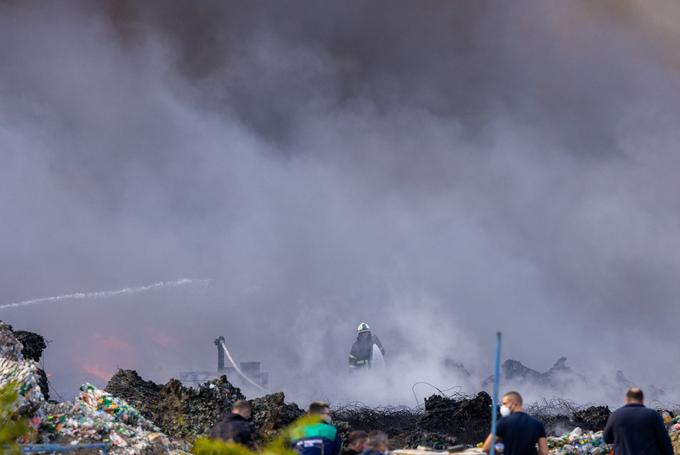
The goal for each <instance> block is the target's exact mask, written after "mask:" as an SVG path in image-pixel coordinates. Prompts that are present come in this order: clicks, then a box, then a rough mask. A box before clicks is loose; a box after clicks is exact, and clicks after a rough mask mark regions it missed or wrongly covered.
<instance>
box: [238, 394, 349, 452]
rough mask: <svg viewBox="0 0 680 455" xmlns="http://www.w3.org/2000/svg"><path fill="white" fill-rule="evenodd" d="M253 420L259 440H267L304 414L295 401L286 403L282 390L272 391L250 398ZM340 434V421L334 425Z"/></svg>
mask: <svg viewBox="0 0 680 455" xmlns="http://www.w3.org/2000/svg"><path fill="white" fill-rule="evenodd" d="M250 405H251V406H252V408H253V422H254V423H255V427H256V428H257V429H258V433H259V434H258V437H259V439H260V440H263V441H268V440H271V439H272V438H273V437H274V436H276V435H277V434H278V433H279V432H280V431H281V430H283V429H284V428H286V427H288V426H289V425H290V424H292V423H293V422H294V421H295V420H296V419H298V418H299V417H301V416H302V415H303V414H304V411H303V410H302V409H300V407H298V405H297V404H295V403H286V397H285V395H284V394H283V392H278V393H272V394H269V395H265V396H263V397H260V398H255V399H253V400H250ZM336 426H338V429H339V430H340V432H341V434H342V425H341V422H338V424H337V425H336Z"/></svg>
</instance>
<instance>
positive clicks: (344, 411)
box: [333, 402, 422, 436]
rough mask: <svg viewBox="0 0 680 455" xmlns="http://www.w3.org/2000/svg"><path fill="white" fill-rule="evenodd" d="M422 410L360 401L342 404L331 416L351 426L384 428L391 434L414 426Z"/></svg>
mask: <svg viewBox="0 0 680 455" xmlns="http://www.w3.org/2000/svg"><path fill="white" fill-rule="evenodd" d="M421 415H422V412H421V411H419V410H417V409H411V408H409V407H406V406H379V407H369V406H366V405H365V404H363V403H360V402H353V403H347V404H344V405H342V406H340V407H338V408H336V409H335V410H334V411H333V418H334V419H336V420H341V421H344V422H347V423H348V424H349V425H350V427H351V428H375V429H385V430H387V433H388V434H389V435H390V436H392V435H394V434H397V433H400V432H402V431H404V430H407V429H411V428H414V427H415V426H416V423H417V421H418V418H419V417H420V416H421Z"/></svg>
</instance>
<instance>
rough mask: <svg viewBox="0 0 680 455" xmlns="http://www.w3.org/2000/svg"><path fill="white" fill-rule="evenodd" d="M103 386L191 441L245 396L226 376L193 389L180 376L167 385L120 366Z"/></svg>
mask: <svg viewBox="0 0 680 455" xmlns="http://www.w3.org/2000/svg"><path fill="white" fill-rule="evenodd" d="M104 390H106V391H107V392H109V393H111V394H113V395H115V396H118V397H120V398H122V399H124V400H125V401H127V402H128V403H130V404H131V405H133V406H135V407H136V408H137V409H138V410H139V412H140V413H141V414H142V415H143V416H144V417H145V418H147V419H149V420H151V421H152V422H154V423H155V424H156V425H158V427H159V428H160V429H161V430H162V431H163V432H164V433H167V434H169V435H171V436H173V437H175V438H178V439H184V440H188V441H193V440H194V439H196V437H197V436H200V435H202V434H205V433H208V432H209V431H210V429H211V428H212V427H213V426H214V425H215V423H216V422H217V421H218V420H220V419H221V418H222V417H223V416H224V413H225V412H226V410H227V409H230V408H231V405H232V404H233V403H234V401H236V400H242V399H244V398H245V397H244V396H243V394H242V393H241V391H240V390H239V389H238V388H236V387H234V386H232V385H231V384H230V383H229V381H227V378H226V376H222V377H220V378H217V379H215V380H212V381H210V382H207V383H205V384H203V385H201V386H200V387H198V388H197V389H194V388H188V387H184V386H183V385H182V383H180V382H179V381H178V380H177V379H171V380H170V381H168V383H167V384H164V385H159V384H155V383H153V382H151V381H145V380H144V379H142V378H141V377H140V376H139V375H138V374H137V372H136V371H134V370H118V371H117V372H116V373H115V374H114V375H113V377H111V379H110V380H109V383H108V384H107V385H106V387H105V389H104Z"/></svg>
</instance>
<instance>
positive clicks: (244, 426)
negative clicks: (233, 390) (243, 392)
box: [210, 400, 255, 449]
mask: <svg viewBox="0 0 680 455" xmlns="http://www.w3.org/2000/svg"><path fill="white" fill-rule="evenodd" d="M251 414H252V410H251V408H250V404H249V403H248V402H247V401H245V400H239V401H237V402H236V403H234V405H233V406H232V409H231V412H230V413H229V414H227V415H226V416H225V417H224V419H222V421H221V422H219V423H218V424H217V425H215V427H213V429H212V431H211V432H210V437H211V438H215V439H222V440H223V441H230V442H236V443H238V444H243V445H244V446H246V447H249V448H251V449H252V448H255V438H254V434H255V427H254V426H253V424H252V423H251V422H250V416H251Z"/></svg>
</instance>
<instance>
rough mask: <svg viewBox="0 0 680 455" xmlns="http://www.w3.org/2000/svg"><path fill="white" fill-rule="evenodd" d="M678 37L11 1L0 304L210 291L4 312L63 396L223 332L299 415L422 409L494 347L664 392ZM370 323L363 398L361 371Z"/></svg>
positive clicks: (674, 219) (573, 15)
mask: <svg viewBox="0 0 680 455" xmlns="http://www.w3.org/2000/svg"><path fill="white" fill-rule="evenodd" d="M659 8H663V11H665V13H664V14H659V13H658V11H660V9H659ZM679 23H680V11H678V9H677V8H675V7H674V6H673V2H672V1H671V0H668V1H661V0H659V1H652V2H650V1H645V2H638V1H629V2H623V1H611V2H598V3H597V5H594V4H592V2H585V1H584V2H562V3H559V4H556V3H546V2H540V1H519V2H515V3H513V5H512V8H510V7H508V6H507V5H502V4H501V3H491V2H478V1H470V2H429V1H420V2H417V3H416V2H400V1H396V2H395V1H394V0H389V1H384V2H370V3H356V2H355V3H351V2H350V3H348V2H335V3H334V4H329V3H328V2H326V3H324V4H320V3H313V2H304V3H300V2H286V1H278V2H267V3H265V2H259V1H246V2H229V3H225V2H219V1H215V2H210V1H204V2H201V3H200V4H196V3H195V2H189V1H187V2H179V1H178V2H168V1H158V2H143V3H138V2H121V1H116V2H72V3H69V4H64V3H60V4H54V3H42V4H39V3H29V2H13V1H5V2H0V61H1V62H2V66H1V68H0V159H1V165H0V213H1V214H2V223H0V251H1V252H2V254H1V255H0V264H1V267H2V274H0V302H18V301H23V300H27V299H30V298H33V297H34V296H36V295H37V296H40V295H62V294H68V293H69V292H71V291H72V290H73V289H78V290H83V292H89V291H98V290H101V289H117V288H123V287H126V286H128V284H129V283H147V282H157V281H167V280H172V279H175V278H176V277H177V276H207V277H211V278H213V279H214V281H213V282H212V283H211V286H210V287H209V288H194V287H182V288H172V289H164V290H158V291H157V292H153V293H149V294H138V295H128V296H120V297H117V298H116V299H115V300H111V301H110V302H108V301H107V302H106V303H102V304H99V305H90V304H88V302H86V301H84V300H82V301H77V302H72V303H69V304H68V305H55V306H47V305H45V306H33V307H23V308H9V309H3V310H2V314H0V318H2V319H3V320H7V321H8V322H10V323H12V324H14V325H15V326H17V327H20V328H22V329H27V330H34V331H37V332H40V333H42V334H44V335H45V336H46V337H47V338H49V339H50V340H52V343H51V344H50V345H49V348H48V350H47V352H46V358H45V362H46V365H45V366H46V368H47V369H48V370H49V371H51V372H52V378H51V379H52V382H53V385H54V387H55V388H56V389H57V390H58V391H60V392H61V393H62V394H65V395H68V394H70V393H72V391H73V390H75V388H76V386H77V385H78V383H79V382H81V381H83V380H86V379H92V375H93V374H94V373H93V372H95V373H96V374H95V376H99V379H100V380H101V378H102V377H105V375H106V374H108V373H110V372H112V371H113V370H114V369H115V368H116V367H125V368H136V369H138V370H139V371H140V373H141V374H142V375H143V376H145V377H148V378H151V379H155V380H166V379H168V378H169V377H171V376H176V375H177V373H178V372H179V371H185V370H192V369H196V370H206V369H210V368H213V367H214V365H215V352H214V351H215V347H214V345H213V344H212V341H213V339H214V338H216V337H217V336H219V335H225V337H226V338H227V343H228V345H229V347H230V349H231V350H232V351H233V353H234V354H235V355H236V356H237V357H238V358H239V359H241V360H248V359H259V360H262V361H263V364H264V367H265V368H266V369H268V370H269V371H270V373H271V374H272V383H273V384H272V385H273V387H283V388H284V390H286V391H288V392H290V394H291V395H292V397H293V398H296V399H300V400H308V399H311V398H318V397H327V398H329V399H332V400H364V401H375V402H377V401H382V402H387V401H390V402H395V403H398V402H403V403H407V404H410V403H411V401H410V400H412V394H411V384H413V383H414V382H416V381H419V380H425V381H429V382H432V383H434V384H435V385H437V386H441V387H450V386H453V385H464V386H467V388H468V390H471V389H474V387H475V385H476V379H479V378H484V377H486V376H487V375H488V374H489V372H490V371H491V365H490V360H491V358H492V355H491V349H492V347H493V346H492V344H493V333H494V332H495V330H498V329H500V330H502V331H503V332H504V334H505V340H506V343H505V346H504V357H513V358H519V359H520V360H522V361H523V362H525V363H526V364H528V365H530V366H532V367H534V368H536V369H538V370H545V369H547V368H549V367H550V365H552V364H553V362H554V361H555V360H556V359H557V358H558V357H560V356H561V355H566V356H567V357H569V359H570V363H571V365H572V366H573V367H574V368H575V369H578V370H579V371H582V372H587V373H588V374H592V375H593V376H595V377H597V376H600V375H601V374H613V372H615V371H616V369H622V370H624V371H625V372H626V375H627V376H628V377H630V378H633V379H634V380H636V381H640V383H642V384H648V383H655V384H657V385H660V386H662V387H663V386H666V385H669V384H672V383H673V382H674V381H673V378H674V376H675V375H678V374H680V370H679V368H678V366H677V365H676V364H674V363H673V361H672V360H673V359H674V358H675V352H674V351H675V343H674V342H673V333H675V332H676V323H675V321H676V320H677V319H678V316H679V314H678V313H679V311H678V306H677V305H676V296H677V295H678V292H679V291H680V289H679V288H680V285H679V284H678V283H680V281H678V279H677V275H678V271H679V270H680V254H678V253H679V252H680V240H679V239H680V236H678V226H680V217H679V214H680V207H679V206H678V202H677V197H676V195H677V194H678V192H679V191H680V179H678V178H677V171H678V169H680V167H679V166H680V158H678V154H677V153H676V150H677V144H678V143H679V142H678V139H679V138H678V132H677V127H676V125H677V124H678V120H679V118H678V117H679V115H680V114H679V112H680V109H679V108H680V99H679V95H678V94H679V93H680V90H679V88H680V87H678V85H680V82H679V81H680V78H679V77H678V76H679V74H678V72H679V71H680V61H678V57H677V53H676V52H675V49H677V40H678V37H679V36H680V33H679V31H678V26H677V24H679ZM363 320H365V321H368V322H369V323H370V324H371V325H372V326H373V327H374V329H375V331H376V333H377V334H378V335H379V336H380V337H381V339H382V340H383V342H384V344H385V345H386V349H387V353H388V356H387V360H388V367H387V369H386V370H385V371H384V372H383V373H384V374H381V375H380V376H378V378H377V379H374V380H370V379H366V378H362V379H356V378H347V377H346V375H345V363H346V356H347V352H348V350H349V347H350V344H351V342H352V340H353V338H354V330H355V328H356V325H357V324H358V323H359V322H361V321H363ZM112 340H113V341H112ZM650 354H651V355H650ZM447 358H448V359H452V360H455V361H461V362H463V363H464V364H465V365H466V367H467V368H468V369H469V370H470V372H471V373H472V374H473V377H474V378H476V379H474V380H468V379H466V378H462V377H460V375H458V374H456V373H452V372H451V371H449V370H447V369H446V368H445V367H443V361H444V360H445V359H447ZM466 382H470V383H466ZM364 383H366V384H364ZM573 398H574V399H579V397H573ZM584 399H588V400H590V399H592V397H590V396H588V397H584Z"/></svg>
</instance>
